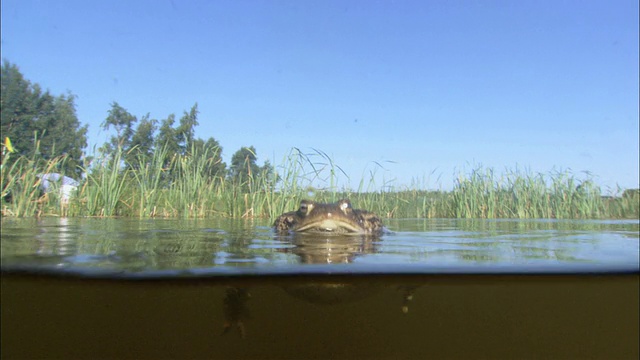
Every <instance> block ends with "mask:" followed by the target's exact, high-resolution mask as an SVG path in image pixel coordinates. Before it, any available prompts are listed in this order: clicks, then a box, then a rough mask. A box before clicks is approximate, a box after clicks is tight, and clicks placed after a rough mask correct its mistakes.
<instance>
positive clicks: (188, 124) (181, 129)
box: [176, 103, 199, 153]
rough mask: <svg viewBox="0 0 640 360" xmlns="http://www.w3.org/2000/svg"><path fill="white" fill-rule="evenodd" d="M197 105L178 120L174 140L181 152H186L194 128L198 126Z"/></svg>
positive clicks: (192, 136) (192, 137) (191, 140)
mask: <svg viewBox="0 0 640 360" xmlns="http://www.w3.org/2000/svg"><path fill="white" fill-rule="evenodd" d="M198 113H199V111H198V103H196V104H195V105H193V106H192V107H191V110H190V111H189V112H186V111H185V112H184V115H183V116H182V117H181V118H180V126H178V128H177V129H176V140H177V141H178V145H179V146H180V148H181V149H182V150H183V153H184V152H185V151H186V150H187V148H188V146H189V145H190V144H191V143H192V142H193V139H194V134H195V127H196V126H198Z"/></svg>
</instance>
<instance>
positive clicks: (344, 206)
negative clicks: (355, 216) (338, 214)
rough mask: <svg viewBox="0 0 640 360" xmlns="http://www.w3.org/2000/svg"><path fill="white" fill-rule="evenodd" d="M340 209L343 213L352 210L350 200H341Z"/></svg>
mask: <svg viewBox="0 0 640 360" xmlns="http://www.w3.org/2000/svg"><path fill="white" fill-rule="evenodd" d="M339 207H340V210H342V212H343V213H346V212H348V211H350V209H351V202H350V201H349V200H347V199H344V200H340V203H339Z"/></svg>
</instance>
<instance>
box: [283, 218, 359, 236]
mask: <svg viewBox="0 0 640 360" xmlns="http://www.w3.org/2000/svg"><path fill="white" fill-rule="evenodd" d="M296 231H299V232H316V233H323V234H326V233H334V234H361V233H363V232H364V230H363V229H362V228H361V227H360V226H357V225H355V224H353V223H351V222H349V221H345V220H341V219H331V218H328V219H323V220H319V221H312V222H310V223H308V224H304V225H302V226H300V227H298V228H297V229H296Z"/></svg>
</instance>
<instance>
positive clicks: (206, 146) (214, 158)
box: [192, 137, 227, 180]
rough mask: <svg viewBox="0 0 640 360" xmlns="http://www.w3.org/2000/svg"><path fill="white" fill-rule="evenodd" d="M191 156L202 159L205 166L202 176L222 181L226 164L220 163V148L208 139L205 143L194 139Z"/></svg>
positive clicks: (214, 141) (211, 139) (212, 140)
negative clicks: (204, 160)
mask: <svg viewBox="0 0 640 360" xmlns="http://www.w3.org/2000/svg"><path fill="white" fill-rule="evenodd" d="M192 151H193V154H192V155H193V156H194V157H196V158H201V157H204V158H205V159H206V164H207V165H206V166H205V168H204V175H205V176H207V177H208V178H210V179H218V180H224V177H225V171H226V168H227V164H225V163H224V162H223V161H222V146H220V144H219V143H218V141H217V140H216V139H214V138H212V137H210V138H209V139H208V140H207V141H204V140H202V139H196V140H194V141H193V150H192Z"/></svg>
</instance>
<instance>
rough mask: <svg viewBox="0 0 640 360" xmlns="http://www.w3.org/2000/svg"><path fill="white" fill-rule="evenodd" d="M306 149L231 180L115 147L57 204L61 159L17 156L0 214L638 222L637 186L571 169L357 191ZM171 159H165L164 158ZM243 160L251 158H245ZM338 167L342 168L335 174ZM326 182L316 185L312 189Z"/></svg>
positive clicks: (204, 166) (204, 160)
mask: <svg viewBox="0 0 640 360" xmlns="http://www.w3.org/2000/svg"><path fill="white" fill-rule="evenodd" d="M314 151H315V153H312V154H304V153H303V152H301V151H300V150H299V149H297V148H294V149H292V150H291V152H290V153H289V154H288V155H287V156H286V157H285V159H284V160H283V162H282V164H281V165H279V166H276V167H274V168H273V171H270V172H260V173H258V174H253V173H252V172H251V171H250V169H248V170H249V171H247V175H246V176H244V177H237V178H234V179H229V178H225V177H221V176H211V173H210V172H209V171H208V169H210V168H211V166H213V165H215V164H213V163H212V162H214V161H217V160H215V159H219V157H217V156H215V155H216V154H209V152H208V151H207V150H206V149H205V150H198V148H196V147H192V148H191V151H189V152H187V153H186V154H185V155H179V154H176V155H173V156H167V155H169V154H168V152H167V150H166V149H160V150H158V151H155V152H154V153H153V155H152V156H151V158H150V159H149V158H145V157H138V158H137V159H136V158H135V157H134V158H133V159H132V157H131V156H129V155H130V153H129V154H128V153H125V152H123V151H122V150H119V149H116V150H115V151H114V152H113V153H112V154H111V155H110V156H108V157H105V158H102V159H96V160H95V161H93V163H92V164H91V165H89V166H87V167H86V168H84V167H80V168H79V171H81V172H82V173H83V174H85V176H84V179H82V180H80V185H79V187H78V188H77V191H76V194H75V195H74V196H73V197H71V198H70V199H69V201H68V202H65V201H61V199H60V192H59V191H50V192H48V193H47V194H45V195H42V193H41V190H40V183H39V182H40V179H39V178H38V176H37V175H38V174H43V173H62V175H64V173H63V171H61V169H64V168H65V162H66V161H67V158H66V156H59V157H55V158H52V159H49V160H45V161H43V160H42V159H40V158H36V156H35V155H34V156H32V157H26V156H19V157H18V158H17V159H12V160H13V161H11V162H8V161H7V160H8V158H7V157H9V156H11V155H15V154H11V153H10V152H5V154H4V155H3V159H2V160H3V161H2V163H3V164H4V165H3V166H2V179H1V182H2V188H1V189H2V203H1V204H2V216H3V217H32V216H68V217H135V218H154V217H158V218H213V217H227V218H269V219H271V220H273V219H274V218H275V217H277V216H278V215H280V214H282V213H283V212H285V211H291V210H293V209H296V208H298V206H299V203H300V200H301V199H313V200H315V201H320V202H334V201H337V200H339V199H342V198H349V199H351V202H352V203H353V204H354V206H355V207H357V208H360V209H367V210H369V211H372V212H375V213H377V214H379V215H380V216H382V217H385V218H487V219H492V218H515V219H533V218H543V219H638V218H640V210H639V208H640V192H639V191H638V189H627V190H623V189H617V190H616V191H615V194H614V195H612V196H602V195H601V194H602V192H601V189H600V187H599V186H598V185H597V184H595V183H594V181H593V179H592V177H591V176H590V175H589V174H586V178H584V179H579V178H577V177H576V176H574V175H573V174H572V173H571V172H569V171H551V172H549V173H536V174H533V173H530V172H527V171H521V170H517V169H516V170H506V171H504V172H503V173H496V171H495V170H494V169H493V168H487V167H483V166H481V165H479V166H476V167H475V168H474V169H473V170H471V171H469V172H467V173H461V174H459V175H457V178H456V179H455V182H454V187H453V189H452V190H451V191H438V190H427V189H421V188H420V187H419V186H414V187H394V186H393V184H391V185H388V184H385V190H382V191H381V190H374V189H376V188H379V186H378V184H376V183H375V180H374V175H375V174H371V177H370V179H369V181H368V182H367V181H366V180H362V181H361V182H360V184H359V186H358V188H357V189H339V188H338V187H337V186H336V185H335V184H336V183H337V179H338V177H339V176H342V175H344V176H346V174H344V172H343V171H342V169H341V168H340V167H339V166H338V165H336V164H335V163H334V162H333V161H332V159H331V158H330V157H329V156H328V155H326V153H324V152H322V151H318V150H314ZM167 158H170V159H171V160H170V161H168V162H167V161H166V159H167ZM246 165H247V166H249V165H250V164H249V163H247V164H246ZM341 174H342V175H341ZM317 184H326V186H323V187H314V185H315V186H317Z"/></svg>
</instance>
